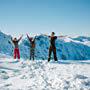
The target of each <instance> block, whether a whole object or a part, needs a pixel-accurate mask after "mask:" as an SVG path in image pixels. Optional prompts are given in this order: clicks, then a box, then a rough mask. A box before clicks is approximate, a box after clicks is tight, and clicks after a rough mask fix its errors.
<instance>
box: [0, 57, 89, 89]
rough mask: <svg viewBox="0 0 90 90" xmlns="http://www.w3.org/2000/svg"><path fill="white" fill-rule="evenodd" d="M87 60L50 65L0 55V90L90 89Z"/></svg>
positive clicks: (45, 61) (44, 62)
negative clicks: (18, 60)
mask: <svg viewBox="0 0 90 90" xmlns="http://www.w3.org/2000/svg"><path fill="white" fill-rule="evenodd" d="M89 67H90V60H88V61H75V60H74V61H73V60H72V61H71V60H70V61H69V60H67V61H63V60H60V61H59V62H53V61H51V62H50V63H48V62H47V60H44V61H43V60H35V61H29V60H23V59H21V60H20V62H17V61H16V60H13V58H11V57H10V56H5V55H0V90H90V68H89Z"/></svg>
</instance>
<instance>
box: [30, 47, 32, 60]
mask: <svg viewBox="0 0 90 90" xmlns="http://www.w3.org/2000/svg"><path fill="white" fill-rule="evenodd" d="M31 59H32V48H31V49H30V60H31Z"/></svg>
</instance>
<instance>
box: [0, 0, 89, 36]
mask: <svg viewBox="0 0 90 90" xmlns="http://www.w3.org/2000/svg"><path fill="white" fill-rule="evenodd" d="M0 29H1V30H2V31H3V32H5V33H8V34H12V35H17V36H18V35H19V34H26V33H29V34H30V33H31V34H40V33H45V34H48V33H51V32H52V31H54V32H56V34H57V35H60V34H63V35H88V36H90V0H0Z"/></svg>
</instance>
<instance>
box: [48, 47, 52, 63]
mask: <svg viewBox="0 0 90 90" xmlns="http://www.w3.org/2000/svg"><path fill="white" fill-rule="evenodd" d="M51 53H52V47H50V48H49V56H48V62H49V61H50V59H51Z"/></svg>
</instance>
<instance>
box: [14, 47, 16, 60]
mask: <svg viewBox="0 0 90 90" xmlns="http://www.w3.org/2000/svg"><path fill="white" fill-rule="evenodd" d="M14 59H16V48H15V49H14Z"/></svg>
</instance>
